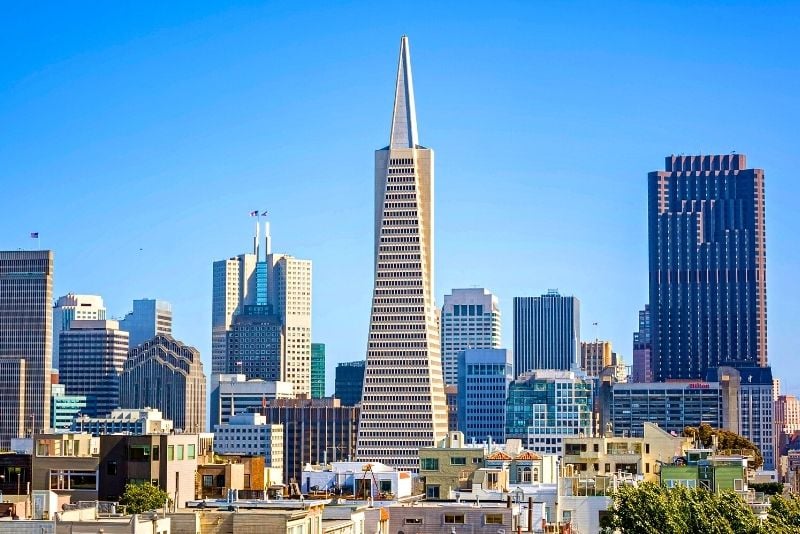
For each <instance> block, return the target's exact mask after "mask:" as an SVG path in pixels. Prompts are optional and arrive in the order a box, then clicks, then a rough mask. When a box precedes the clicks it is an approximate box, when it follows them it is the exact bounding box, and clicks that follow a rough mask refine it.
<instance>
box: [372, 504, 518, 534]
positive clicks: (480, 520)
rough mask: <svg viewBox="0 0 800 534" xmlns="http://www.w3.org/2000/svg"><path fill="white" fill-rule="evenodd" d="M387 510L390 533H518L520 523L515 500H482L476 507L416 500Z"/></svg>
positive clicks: (392, 506) (389, 507) (395, 505)
mask: <svg viewBox="0 0 800 534" xmlns="http://www.w3.org/2000/svg"><path fill="white" fill-rule="evenodd" d="M385 510H386V511H387V512H388V517H389V529H388V532H403V533H404V534H428V533H430V532H436V533H448V534H449V533H452V532H457V533H461V532H470V533H473V534H497V533H498V532H507V533H509V534H510V533H512V532H517V528H518V527H519V526H520V507H519V505H518V504H515V503H508V504H507V503H503V502H495V503H481V504H480V506H475V505H474V504H468V503H460V502H448V503H433V502H415V503H413V504H394V505H391V506H388V507H386V508H385Z"/></svg>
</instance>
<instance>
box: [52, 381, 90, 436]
mask: <svg viewBox="0 0 800 534" xmlns="http://www.w3.org/2000/svg"><path fill="white" fill-rule="evenodd" d="M50 402H51V403H52V406H51V407H50V428H51V429H52V430H54V431H59V430H69V429H71V428H72V422H73V420H74V419H75V417H76V416H78V414H80V413H83V412H84V411H85V409H86V397H85V396H84V395H67V394H66V390H65V389H64V384H53V385H52V389H51V395H50Z"/></svg>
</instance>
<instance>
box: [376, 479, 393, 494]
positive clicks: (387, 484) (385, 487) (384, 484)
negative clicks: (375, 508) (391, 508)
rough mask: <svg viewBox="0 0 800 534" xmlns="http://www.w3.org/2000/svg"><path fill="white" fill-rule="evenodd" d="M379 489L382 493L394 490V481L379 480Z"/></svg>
mask: <svg viewBox="0 0 800 534" xmlns="http://www.w3.org/2000/svg"><path fill="white" fill-rule="evenodd" d="M378 485H379V489H380V492H381V493H391V492H392V481H391V480H380V481H378Z"/></svg>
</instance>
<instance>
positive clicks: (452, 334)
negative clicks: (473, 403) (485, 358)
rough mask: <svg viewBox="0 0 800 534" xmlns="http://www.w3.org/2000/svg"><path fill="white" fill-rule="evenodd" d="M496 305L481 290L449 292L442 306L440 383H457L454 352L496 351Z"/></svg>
mask: <svg viewBox="0 0 800 534" xmlns="http://www.w3.org/2000/svg"><path fill="white" fill-rule="evenodd" d="M500 328H501V324H500V304H499V303H498V300H497V297H496V296H494V295H492V293H491V292H489V291H488V290H486V289H483V288H467V289H453V291H452V292H451V293H450V294H449V295H445V296H444V304H443V305H442V371H443V373H444V383H445V384H448V385H456V384H458V373H457V371H458V353H459V352H461V351H463V350H466V349H497V348H500Z"/></svg>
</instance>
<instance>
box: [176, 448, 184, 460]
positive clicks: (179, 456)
mask: <svg viewBox="0 0 800 534" xmlns="http://www.w3.org/2000/svg"><path fill="white" fill-rule="evenodd" d="M175 459H176V460H183V445H178V446H177V447H176V448H175Z"/></svg>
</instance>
